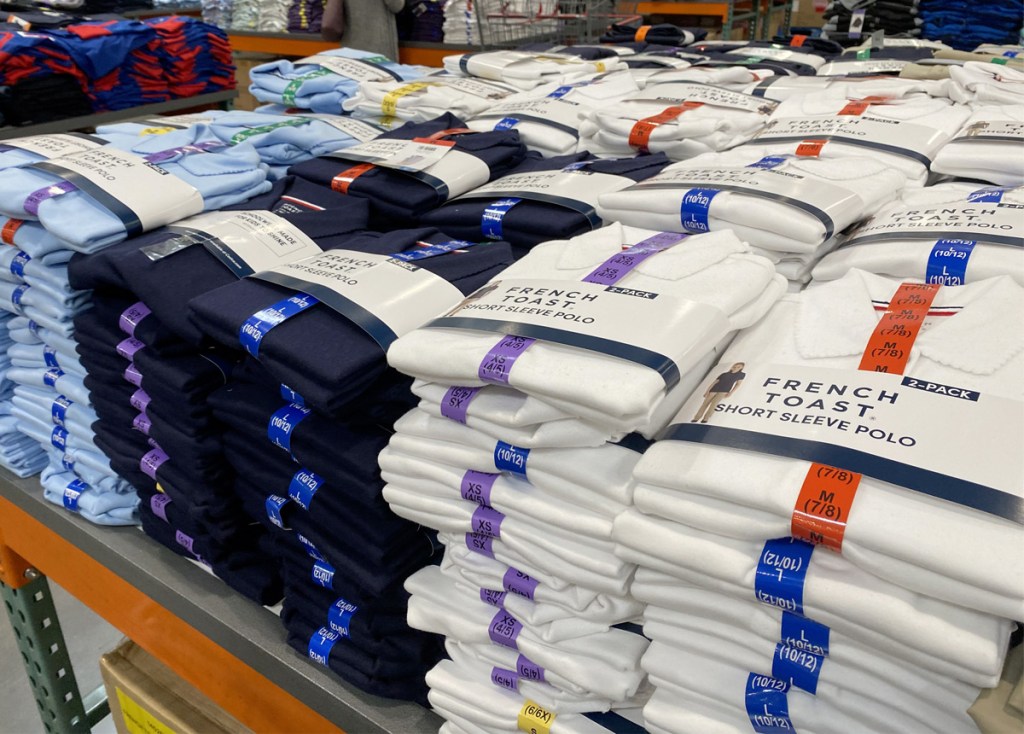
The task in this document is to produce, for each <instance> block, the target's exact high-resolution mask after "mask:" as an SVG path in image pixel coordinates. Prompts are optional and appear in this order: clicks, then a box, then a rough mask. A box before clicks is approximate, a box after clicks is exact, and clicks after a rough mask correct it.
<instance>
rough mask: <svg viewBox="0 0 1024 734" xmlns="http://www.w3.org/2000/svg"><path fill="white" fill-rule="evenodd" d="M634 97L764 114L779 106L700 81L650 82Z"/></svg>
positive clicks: (768, 113) (750, 95)
mask: <svg viewBox="0 0 1024 734" xmlns="http://www.w3.org/2000/svg"><path fill="white" fill-rule="evenodd" d="M633 99H637V100H649V99H657V100H663V101H665V102H703V103H704V104H708V105H714V106H715V107H728V108H730V109H734V110H747V111H748V112H758V113H760V114H762V115H770V114H771V113H772V111H773V110H774V109H775V108H776V107H778V104H777V103H775V102H772V101H770V100H766V99H763V98H761V97H755V96H753V95H752V94H743V93H741V92H732V91H730V90H728V89H723V88H721V87H714V86H711V85H710V84H700V83H698V82H661V83H658V82H655V83H653V84H652V83H649V84H648V85H647V86H646V87H645V88H644V89H643V91H641V92H640V93H639V94H637V95H636V96H635V97H633ZM626 101H627V102H628V101H631V100H626Z"/></svg>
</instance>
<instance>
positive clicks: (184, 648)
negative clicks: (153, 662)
mask: <svg viewBox="0 0 1024 734" xmlns="http://www.w3.org/2000/svg"><path fill="white" fill-rule="evenodd" d="M0 536H2V537H3V542H4V543H5V544H6V546H7V547H8V548H9V550H10V551H13V552H14V553H15V554H17V555H18V556H21V557H22V558H24V559H26V560H27V561H28V562H30V563H31V564H32V566H34V567H35V568H37V569H38V570H39V571H41V572H42V573H43V574H44V575H46V576H48V577H50V578H51V579H53V580H54V581H55V582H56V583H57V584H59V585H60V586H62V587H64V588H65V589H66V590H67V591H68V592H69V593H70V594H71V595H72V596H74V597H76V598H78V599H79V600H81V601H82V602H83V603H84V604H85V605H86V606H88V607H89V608H90V609H92V610H93V611H94V612H96V613H97V614H98V615H100V616H101V617H103V618H104V619H106V620H107V621H108V622H110V624H112V625H113V626H114V627H116V628H117V629H119V630H120V631H121V632H122V633H123V634H124V635H126V636H127V637H129V638H131V639H132V640H134V641H135V642H136V643H137V644H138V645H139V646H141V647H142V648H143V649H145V650H146V651H147V652H149V653H150V654H152V655H154V656H155V657H156V658H158V659H159V660H161V661H162V662H163V663H164V664H166V665H167V666H168V667H170V668H171V669H172V670H174V671H175V672H176V673H177V674H178V675H180V676H181V677H182V678H184V679H185V680H187V681H188V682H189V683H191V684H192V685H194V686H195V687H196V688H198V689H199V690H201V691H203V692H204V693H205V694H206V695H207V696H209V697H210V698H211V699H213V700H214V701H215V702H216V703H217V704H218V705H220V706H221V707H222V708H224V710H226V711H228V712H229V713H230V714H231V715H232V716H234V717H235V718H237V719H238V720H239V721H241V722H242V723H243V724H245V725H246V726H248V727H249V728H251V729H253V730H254V731H257V732H260V731H275V732H295V733H296V734H299V733H302V734H314V733H315V734H342V730H341V729H339V728H337V727H336V726H335V725H334V724H332V723H331V722H329V721H328V720H327V719H325V718H323V717H322V716H320V714H318V713H317V712H315V711H313V710H312V709H311V708H309V707H308V706H306V705H305V704H304V703H302V702H301V701H299V700H298V699H296V698H295V697H294V696H292V695H291V694H290V693H288V692H287V691H285V690H283V689H282V688H281V687H279V686H277V685H275V684H274V683H272V682H271V681H269V680H268V679H267V678H265V677H264V676H263V675H261V674H260V673H258V672H257V671H256V670H254V669H253V668H251V667H250V666H248V665H246V664H245V663H243V662H242V661H241V660H239V659H238V658H236V657H235V656H233V655H231V654H230V653H228V652H227V651H226V650H224V648H222V647H220V646H219V645H217V644H216V643H215V642H213V641H212V640H210V639H209V638H208V637H206V636H205V635H203V634H201V633H200V632H198V631H197V630H196V629H195V628H193V627H191V626H190V625H188V624H186V623H185V622H184V621H182V620H181V619H180V618H178V617H176V616H175V615H174V614H172V613H171V612H169V611H168V610H167V609H165V608H164V607H162V606H160V605H159V604H157V603H156V602H155V601H153V600H152V599H151V598H149V597H148V596H146V595H145V594H143V593H142V592H141V591H139V590H138V589H137V588H135V587H134V586H132V585H131V584H129V583H128V582H127V581H125V580H124V579H122V578H121V577H120V576H117V575H116V574H114V573H112V572H111V571H110V570H109V569H107V568H106V567H105V566H103V565H101V564H100V563H98V562H97V561H95V560H94V559H93V558H91V557H90V556H89V555H88V554H86V553H84V552H82V551H81V550H79V549H78V548H76V547H75V546H74V545H72V544H70V543H68V542H67V541H66V540H64V539H63V538H61V537H60V536H59V535H57V534H56V533H55V532H53V531H52V530H50V529H49V528H48V527H46V526H45V525H43V524H42V523H40V522H39V521H38V520H36V519H35V518H33V517H32V516H30V515H28V514H27V513H25V512H24V511H23V510H21V509H19V508H18V507H16V506H15V505H14V504H12V503H11V502H10V501H8V500H6V499H3V498H0Z"/></svg>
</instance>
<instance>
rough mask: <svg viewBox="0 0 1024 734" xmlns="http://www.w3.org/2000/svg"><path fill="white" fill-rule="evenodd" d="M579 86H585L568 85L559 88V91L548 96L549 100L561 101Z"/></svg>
mask: <svg viewBox="0 0 1024 734" xmlns="http://www.w3.org/2000/svg"><path fill="white" fill-rule="evenodd" d="M587 83H588V84H589V82H587ZM578 86H583V85H579V84H566V85H565V86H564V87H559V88H558V89H556V90H555V91H553V92H551V94H549V95H548V99H561V98H562V97H564V96H565V95H567V94H568V93H569V92H571V91H572V90H573V89H575V88H576V87H578Z"/></svg>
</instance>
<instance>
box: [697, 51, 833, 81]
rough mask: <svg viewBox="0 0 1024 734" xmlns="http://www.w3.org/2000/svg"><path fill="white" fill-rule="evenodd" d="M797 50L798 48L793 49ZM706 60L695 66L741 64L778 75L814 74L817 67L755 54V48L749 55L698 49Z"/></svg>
mask: <svg viewBox="0 0 1024 734" xmlns="http://www.w3.org/2000/svg"><path fill="white" fill-rule="evenodd" d="M794 50H795V51H799V49H794ZM699 53H700V54H701V55H703V56H706V57H707V60H705V61H701V62H700V63H698V64H696V66H708V67H711V68H714V69H718V68H727V67H731V66H742V67H744V68H746V69H765V70H768V71H773V72H775V73H776V74H778V75H779V76H815V75H816V74H817V69H815V68H814V67H813V66H811V65H810V64H802V63H799V62H796V61H782V60H780V59H771V58H768V57H762V56H758V55H757V50H756V49H752V50H751V55H750V56H740V55H738V54H730V53H724V52H716V51H711V50H708V51H699Z"/></svg>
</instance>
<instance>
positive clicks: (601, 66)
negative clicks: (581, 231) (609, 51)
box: [594, 61, 608, 74]
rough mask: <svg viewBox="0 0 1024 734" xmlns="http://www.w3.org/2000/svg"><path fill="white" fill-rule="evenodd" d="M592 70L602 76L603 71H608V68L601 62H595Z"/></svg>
mask: <svg viewBox="0 0 1024 734" xmlns="http://www.w3.org/2000/svg"><path fill="white" fill-rule="evenodd" d="M594 68H595V69H597V72H598V73H599V74H603V73H604V72H605V71H607V70H608V67H607V66H605V65H604V62H603V61H595V62H594Z"/></svg>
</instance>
